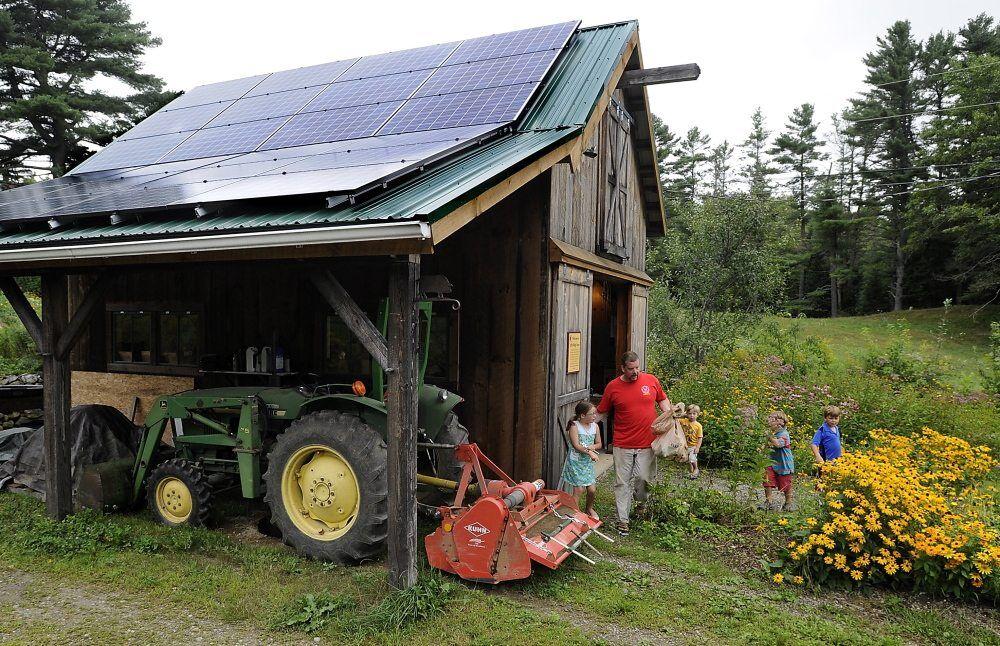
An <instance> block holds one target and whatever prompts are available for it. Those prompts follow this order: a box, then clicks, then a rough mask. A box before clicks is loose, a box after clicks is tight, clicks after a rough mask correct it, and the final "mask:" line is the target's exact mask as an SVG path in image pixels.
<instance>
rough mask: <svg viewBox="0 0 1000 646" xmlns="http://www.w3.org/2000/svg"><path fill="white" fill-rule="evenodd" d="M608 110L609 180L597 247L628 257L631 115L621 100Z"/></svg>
mask: <svg viewBox="0 0 1000 646" xmlns="http://www.w3.org/2000/svg"><path fill="white" fill-rule="evenodd" d="M607 114H608V117H607V118H605V119H604V159H605V162H604V165H605V170H606V174H607V179H608V184H607V187H606V191H605V197H604V212H603V214H602V217H601V218H600V219H599V225H598V227H599V229H598V236H597V239H598V250H599V251H600V252H601V253H603V254H605V255H607V256H611V257H613V258H615V259H617V260H627V259H628V257H629V255H628V244H627V234H628V228H627V226H628V207H629V204H628V188H629V187H628V178H629V170H630V168H629V163H630V160H631V156H630V154H629V152H630V148H629V132H630V131H631V128H632V117H631V116H629V114H628V112H626V111H625V108H624V107H623V106H622V105H621V104H620V103H618V101H612V102H611V105H610V106H609V108H608V112H607Z"/></svg>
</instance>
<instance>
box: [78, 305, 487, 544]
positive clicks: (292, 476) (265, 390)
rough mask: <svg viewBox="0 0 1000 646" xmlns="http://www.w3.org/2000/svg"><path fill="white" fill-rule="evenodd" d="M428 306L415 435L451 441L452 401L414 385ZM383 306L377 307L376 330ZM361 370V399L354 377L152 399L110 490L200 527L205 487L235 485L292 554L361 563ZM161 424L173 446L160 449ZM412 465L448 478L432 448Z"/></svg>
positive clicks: (375, 414) (381, 454) (449, 458)
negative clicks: (125, 466)
mask: <svg viewBox="0 0 1000 646" xmlns="http://www.w3.org/2000/svg"><path fill="white" fill-rule="evenodd" d="M431 305H432V303H430V302H426V301H425V302H422V303H421V304H420V318H421V321H420V322H421V331H422V337H423V338H422V345H423V350H422V352H421V355H422V356H421V365H420V383H421V386H420V390H419V417H418V425H419V428H420V430H419V433H420V437H419V438H418V439H419V441H420V442H422V443H436V444H445V445H453V444H460V443H464V442H467V441H468V432H467V431H466V429H465V428H464V427H463V426H462V425H461V424H460V423H459V421H458V418H457V417H456V415H455V413H454V411H453V410H452V409H453V408H454V407H455V406H456V405H457V404H458V403H459V402H461V401H462V399H461V398H460V397H458V396H457V395H455V394H453V393H451V392H448V391H447V390H445V389H443V388H439V387H436V386H433V385H430V384H426V383H424V374H425V371H426V367H427V348H428V345H429V342H430V327H431V326H430V323H431V318H432V308H431ZM385 309H386V308H385V304H383V307H382V314H383V315H382V316H380V317H379V318H380V319H381V322H382V323H383V332H384V330H385V326H384V323H385V316H384V312H385ZM372 373H373V382H374V383H373V387H372V391H373V392H372V393H371V396H367V395H366V392H365V389H364V387H363V385H362V384H360V382H355V383H354V384H329V385H324V386H313V387H309V386H300V387H297V388H292V387H287V388H275V387H260V388H247V387H239V388H213V389H203V390H191V391H187V392H182V393H178V394H176V395H169V396H164V397H160V398H159V399H158V400H157V401H156V402H155V404H154V406H153V407H152V409H151V411H150V412H149V414H148V415H147V417H146V420H145V423H144V425H143V427H142V437H141V441H140V444H139V450H138V454H137V456H136V460H135V462H134V464H131V470H130V471H129V472H128V476H127V478H128V482H129V483H130V485H131V486H130V488H126V490H125V491H121V493H120V495H121V496H124V497H126V498H127V500H126V501H124V502H126V504H128V503H131V504H133V505H134V504H137V503H138V502H139V501H140V500H141V499H142V497H143V495H144V494H145V496H146V499H147V501H148V504H149V508H150V510H151V511H152V513H153V514H154V515H155V516H156V517H157V518H158V519H159V520H160V521H162V522H163V523H165V524H167V525H182V524H188V525H204V524H205V523H206V521H207V520H208V517H209V512H210V510H211V507H212V502H213V492H214V491H218V490H221V489H225V488H230V487H235V486H238V487H239V488H240V491H241V493H242V496H243V497H244V498H248V499H257V498H261V497H263V499H264V501H265V502H266V504H267V506H268V507H269V509H270V514H271V523H272V524H273V525H274V526H275V527H276V528H277V530H278V531H280V533H281V536H282V538H283V540H284V541H285V542H286V543H289V544H291V545H292V546H293V547H294V548H295V549H296V551H298V552H299V553H300V554H303V555H305V556H309V557H312V558H317V559H323V560H333V561H341V562H351V561H360V560H362V559H365V558H369V557H371V556H372V555H374V554H375V553H376V552H378V551H379V549H380V548H381V547H382V544H383V542H384V540H385V537H386V531H387V528H388V511H387V482H386V477H387V476H386V406H385V404H384V403H383V384H382V380H383V375H382V372H381V370H380V369H379V368H378V365H377V364H375V363H374V362H373V370H372ZM168 427H169V429H170V431H171V432H172V437H173V446H169V445H168V444H165V443H163V442H161V437H163V434H164V432H165V431H167V429H168ZM418 468H419V470H420V471H421V473H422V474H423V475H421V476H419V477H418V481H421V482H423V483H435V482H438V480H435V478H440V479H450V480H454V479H456V476H457V474H458V473H459V472H460V468H459V465H458V463H457V462H456V461H455V458H454V452H453V451H450V450H447V449H441V448H437V449H427V450H424V451H423V452H422V454H421V456H420V459H419V463H418ZM84 482H87V478H86V477H85V479H84ZM423 486H424V487H428V488H427V489H426V491H422V493H421V494H420V495H423V496H434V495H435V493H436V490H435V489H434V487H433V484H431V485H423ZM105 498H106V495H105ZM104 506H107V501H106V500H105V502H104Z"/></svg>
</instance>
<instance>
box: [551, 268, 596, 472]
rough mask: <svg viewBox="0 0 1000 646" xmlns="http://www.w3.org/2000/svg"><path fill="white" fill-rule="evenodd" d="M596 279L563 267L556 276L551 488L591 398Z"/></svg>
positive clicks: (553, 328)
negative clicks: (582, 404)
mask: <svg viewBox="0 0 1000 646" xmlns="http://www.w3.org/2000/svg"><path fill="white" fill-rule="evenodd" d="M593 284H594V278H593V275H592V274H591V273H590V272H589V271H586V270H583V269H577V268H575V267H570V266H568V265H562V264H561V265H559V266H558V268H557V270H556V271H555V272H554V274H553V286H552V327H551V330H552V339H551V346H550V347H551V355H550V356H551V358H552V363H551V366H550V373H549V377H550V385H551V387H550V392H551V393H552V400H551V401H552V404H551V405H552V408H551V413H550V415H549V424H548V426H549V428H548V432H547V433H546V434H545V452H544V458H543V470H544V474H543V476H542V477H543V478H544V479H545V482H546V483H548V484H549V485H550V486H553V487H554V486H555V485H556V483H557V482H558V481H559V474H560V472H561V471H562V466H563V461H564V460H565V459H566V441H565V439H564V435H563V431H564V430H565V428H566V424H567V423H569V420H570V419H571V418H572V417H573V412H574V411H573V409H574V408H575V407H576V404H577V402H579V401H581V400H584V399H587V398H588V397H589V396H590V335H591V329H590V328H591V313H592V310H593V305H592V295H591V290H592V288H593Z"/></svg>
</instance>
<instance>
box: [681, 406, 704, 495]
mask: <svg viewBox="0 0 1000 646" xmlns="http://www.w3.org/2000/svg"><path fill="white" fill-rule="evenodd" d="M700 414H701V406H699V405H698V404H691V405H690V406H688V408H687V415H686V416H685V417H681V418H679V419H680V423H681V428H682V429H684V437H685V438H686V439H687V446H688V468H689V469H690V470H691V472H690V473H689V474H688V477H689V478H691V479H692V480H694V479H695V478H697V477H698V476H699V474H700V471H699V470H698V452H699V451H701V443H702V441H703V440H704V439H705V431H704V429H703V428H702V427H701V424H700V423H699V422H698V416H699V415H700Z"/></svg>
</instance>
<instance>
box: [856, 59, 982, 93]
mask: <svg viewBox="0 0 1000 646" xmlns="http://www.w3.org/2000/svg"><path fill="white" fill-rule="evenodd" d="M994 65H1000V61H992V62H990V63H983V64H981V65H968V66H966V67H961V68H958V69H950V70H943V71H941V72H934V73H933V74H924V75H923V77H922V78H921V79H915V78H912V77H910V78H905V79H896V80H895V81H886V82H885V83H869V84H868V85H871V86H872V87H885V86H886V85H893V84H895V83H903V82H904V81H919V80H923V79H929V78H930V77H932V76H941V75H942V74H958V73H959V72H967V71H969V70H977V69H979V68H981V67H993V66H994Z"/></svg>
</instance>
